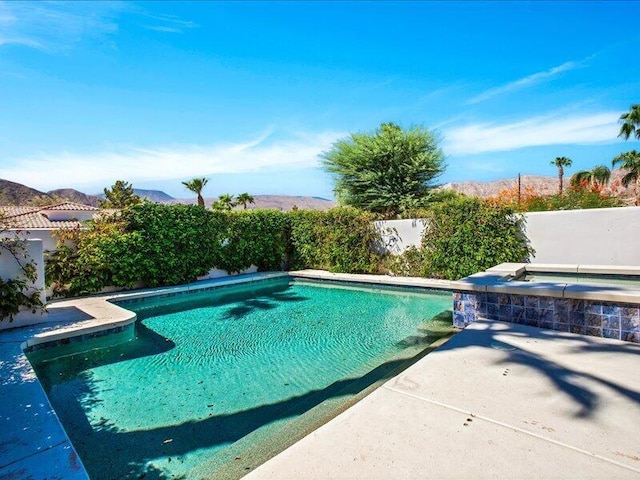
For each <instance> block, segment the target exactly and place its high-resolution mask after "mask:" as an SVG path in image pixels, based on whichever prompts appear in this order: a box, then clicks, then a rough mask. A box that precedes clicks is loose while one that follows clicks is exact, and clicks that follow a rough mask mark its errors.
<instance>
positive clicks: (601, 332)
mask: <svg viewBox="0 0 640 480" xmlns="http://www.w3.org/2000/svg"><path fill="white" fill-rule="evenodd" d="M478 318H486V319H488V320H500V321H504V322H511V323H517V324H520V325H529V326H532V327H540V328H548V329H551V330H558V331H561V332H572V333H579V334H581V335H591V336H594V337H605V338H615V339H618V340H624V341H627V342H634V343H640V305H637V304H628V303H612V302H602V301H597V300H593V301H592V300H576V299H570V298H552V297H534V296H523V295H509V294H499V293H469V292H453V324H454V326H455V327H457V328H464V327H466V326H467V325H469V324H470V323H472V322H475V321H476V320H477V319H478Z"/></svg>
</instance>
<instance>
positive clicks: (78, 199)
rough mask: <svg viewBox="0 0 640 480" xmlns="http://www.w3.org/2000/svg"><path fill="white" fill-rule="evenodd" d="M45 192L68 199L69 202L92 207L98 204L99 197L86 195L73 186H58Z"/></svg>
mask: <svg viewBox="0 0 640 480" xmlns="http://www.w3.org/2000/svg"><path fill="white" fill-rule="evenodd" d="M47 194H48V195H50V196H52V197H54V198H59V199H61V200H69V201H71V202H75V203H81V204H82V205H91V206H92V207H97V206H99V205H100V197H97V196H96V195H87V194H86V193H82V192H79V191H78V190H75V189H73V188H58V189H57V190H51V191H49V192H47Z"/></svg>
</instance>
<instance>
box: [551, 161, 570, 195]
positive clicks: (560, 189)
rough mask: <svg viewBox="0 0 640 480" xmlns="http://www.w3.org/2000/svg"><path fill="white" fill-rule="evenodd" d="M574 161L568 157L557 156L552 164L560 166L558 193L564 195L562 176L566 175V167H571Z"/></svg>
mask: <svg viewBox="0 0 640 480" xmlns="http://www.w3.org/2000/svg"><path fill="white" fill-rule="evenodd" d="M572 163H573V162H572V161H571V159H570V158H567V157H556V159H555V160H553V161H552V162H551V165H554V166H556V167H558V194H560V195H562V177H564V167H570V166H571V164H572Z"/></svg>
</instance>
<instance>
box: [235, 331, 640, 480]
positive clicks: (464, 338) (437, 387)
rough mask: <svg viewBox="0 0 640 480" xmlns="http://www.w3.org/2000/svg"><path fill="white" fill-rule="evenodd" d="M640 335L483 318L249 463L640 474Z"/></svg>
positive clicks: (256, 474)
mask: <svg viewBox="0 0 640 480" xmlns="http://www.w3.org/2000/svg"><path fill="white" fill-rule="evenodd" d="M638 432H640V346H639V345H636V344H632V343H626V342H622V341H618V340H609V339H602V338H594V337H588V336H583V335H575V334H571V333H562V332H556V331H551V330H544V329H539V328H535V327H527V326H522V325H515V324H510V323H505V322H497V321H478V322H476V323H474V324H471V325H469V326H468V327H467V328H466V329H465V330H463V331H462V332H460V333H458V334H457V335H455V336H454V337H453V338H452V339H451V340H449V341H448V342H447V343H446V344H444V345H443V346H441V347H440V348H438V349H437V350H436V351H434V352H432V353H430V354H429V355H428V356H426V357H425V358H423V359H422V360H420V361H419V362H417V363H416V364H414V365H413V366H411V367H409V368H408V369H407V370H405V371H404V372H403V373H401V374H400V375H398V376H397V377H395V378H392V379H391V380H389V381H388V382H387V383H385V384H384V385H383V386H382V387H381V388H379V389H378V390H376V391H374V392H373V393H372V394H370V395H369V396H367V397H366V398H365V399H364V400H362V401H360V402H359V403H357V404H356V405H355V406H353V407H351V408H350V409H349V410H347V411H345V412H344V413H342V414H341V415H339V416H337V417H336V418H335V419H333V420H331V421H330V422H328V423H327V424H325V425H323V426H322V427H320V428H319V429H317V430H316V431H314V432H313V433H311V434H310V435H308V436H307V437H305V438H303V439H302V440H301V441H299V442H298V443H296V444H294V445H293V446H291V447H290V448H288V449H287V450H285V451H284V452H282V453H280V454H279V455H277V456H275V457H274V458H273V459H271V460H270V461H268V462H266V463H264V464H263V465H261V466H259V467H258V468H256V470H254V471H253V472H251V473H250V474H248V475H247V476H246V477H245V478H246V479H247V480H258V479H281V480H282V479H346V478H349V479H387V478H394V479H403V478H406V479H414V478H438V479H441V478H461V479H462V478H465V479H468V478H474V479H485V478H486V479H496V478H504V479H513V478H531V479H539V478H563V479H564V478H594V479H596V478H598V479H600V478H636V479H637V478H640V442H639V441H638Z"/></svg>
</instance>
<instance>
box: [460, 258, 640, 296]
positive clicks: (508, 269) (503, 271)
mask: <svg viewBox="0 0 640 480" xmlns="http://www.w3.org/2000/svg"><path fill="white" fill-rule="evenodd" d="M525 272H550V273H589V274H593V273H600V274H611V275H638V274H640V266H622V265H621V266H610V265H577V264H543V263H501V264H500V265H496V266H495V267H491V268H489V269H487V270H486V271H484V272H479V273H475V274H473V275H469V276H468V277H465V278H462V279H460V280H456V281H452V282H450V288H451V289H452V290H457V291H468V292H480V293H483V292H486V293H504V294H512V295H540V296H545V297H553V298H568V299H574V300H601V301H605V302H621V303H634V304H638V303H640V289H639V288H629V287H625V286H610V285H595V284H578V283H572V282H523V281H519V280H514V278H517V277H519V276H520V275H522V274H523V273H525Z"/></svg>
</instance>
